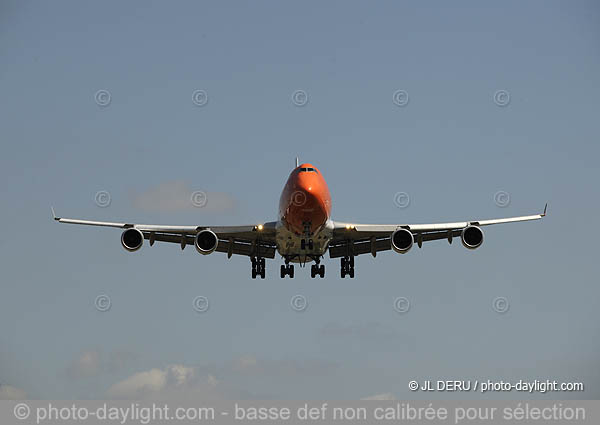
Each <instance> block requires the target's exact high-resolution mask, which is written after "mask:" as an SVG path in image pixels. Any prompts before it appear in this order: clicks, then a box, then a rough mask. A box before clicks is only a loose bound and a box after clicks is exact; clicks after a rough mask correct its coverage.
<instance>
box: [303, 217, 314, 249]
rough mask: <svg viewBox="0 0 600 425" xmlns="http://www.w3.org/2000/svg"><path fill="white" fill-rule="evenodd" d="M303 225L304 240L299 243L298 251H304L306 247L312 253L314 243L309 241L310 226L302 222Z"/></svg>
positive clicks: (310, 234) (308, 223)
mask: <svg viewBox="0 0 600 425" xmlns="http://www.w3.org/2000/svg"><path fill="white" fill-rule="evenodd" d="M303 224H304V236H305V238H304V239H302V240H301V241H300V249H301V250H303V251H304V250H305V249H306V246H307V245H308V249H309V250H310V251H312V250H313V248H314V243H313V240H312V239H311V236H312V233H311V231H310V229H311V226H312V224H311V223H310V222H304V223H303Z"/></svg>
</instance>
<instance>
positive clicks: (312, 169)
mask: <svg viewBox="0 0 600 425" xmlns="http://www.w3.org/2000/svg"><path fill="white" fill-rule="evenodd" d="M302 171H304V172H312V173H318V171H317V170H316V169H315V168H310V167H309V168H300V172H302Z"/></svg>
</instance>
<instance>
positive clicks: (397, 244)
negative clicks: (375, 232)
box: [391, 229, 415, 254]
mask: <svg viewBox="0 0 600 425" xmlns="http://www.w3.org/2000/svg"><path fill="white" fill-rule="evenodd" d="M391 239H392V249H393V250H394V251H396V252H397V253H399V254H406V253H407V252H408V251H409V250H410V249H411V248H412V246H413V243H414V242H415V238H414V237H413V234H412V232H411V231H410V230H406V229H398V230H396V231H394V233H392V238H391Z"/></svg>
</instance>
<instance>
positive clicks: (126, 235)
mask: <svg viewBox="0 0 600 425" xmlns="http://www.w3.org/2000/svg"><path fill="white" fill-rule="evenodd" d="M143 244H144V234H143V233H142V232H140V231H139V230H138V229H127V230H125V231H124V232H123V234H122V235H121V245H123V248H125V249H126V250H127V251H129V252H133V251H137V250H138V249H140V248H141V247H142V245H143Z"/></svg>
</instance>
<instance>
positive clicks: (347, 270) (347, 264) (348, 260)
mask: <svg viewBox="0 0 600 425" xmlns="http://www.w3.org/2000/svg"><path fill="white" fill-rule="evenodd" d="M340 263H341V267H340V276H341V277H342V279H343V278H345V277H346V275H348V276H350V279H354V256H350V257H343V258H342V259H341V261H340Z"/></svg>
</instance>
